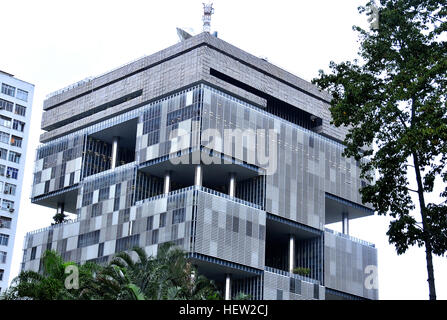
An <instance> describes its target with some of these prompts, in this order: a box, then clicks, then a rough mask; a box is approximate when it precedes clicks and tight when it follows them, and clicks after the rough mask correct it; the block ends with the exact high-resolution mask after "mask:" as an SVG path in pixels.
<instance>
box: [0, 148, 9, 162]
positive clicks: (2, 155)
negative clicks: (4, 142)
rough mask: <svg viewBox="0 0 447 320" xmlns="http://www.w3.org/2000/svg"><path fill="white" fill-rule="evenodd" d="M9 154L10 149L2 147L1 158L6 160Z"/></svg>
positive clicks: (0, 149)
mask: <svg viewBox="0 0 447 320" xmlns="http://www.w3.org/2000/svg"><path fill="white" fill-rule="evenodd" d="M7 154H8V150H6V149H3V148H0V159H2V160H6V156H7Z"/></svg>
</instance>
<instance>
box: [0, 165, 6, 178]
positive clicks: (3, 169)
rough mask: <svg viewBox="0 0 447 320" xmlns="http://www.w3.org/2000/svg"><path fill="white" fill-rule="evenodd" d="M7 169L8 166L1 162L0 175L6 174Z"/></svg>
mask: <svg viewBox="0 0 447 320" xmlns="http://www.w3.org/2000/svg"><path fill="white" fill-rule="evenodd" d="M5 170H6V166H4V165H2V164H0V176H4V175H5Z"/></svg>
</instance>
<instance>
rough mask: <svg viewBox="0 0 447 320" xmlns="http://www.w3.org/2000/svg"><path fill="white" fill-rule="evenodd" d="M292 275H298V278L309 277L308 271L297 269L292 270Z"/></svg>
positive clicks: (307, 269) (306, 269)
mask: <svg viewBox="0 0 447 320" xmlns="http://www.w3.org/2000/svg"><path fill="white" fill-rule="evenodd" d="M293 273H294V274H299V275H300V276H304V277H308V276H309V275H310V269H309V268H301V267H298V268H294V269H293Z"/></svg>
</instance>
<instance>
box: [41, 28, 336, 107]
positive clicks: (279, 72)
mask: <svg viewBox="0 0 447 320" xmlns="http://www.w3.org/2000/svg"><path fill="white" fill-rule="evenodd" d="M202 46H206V47H209V48H211V49H214V50H216V51H218V52H220V53H223V54H225V55H227V56H229V57H231V58H233V59H235V60H237V61H239V62H240V63H242V64H244V65H247V66H249V67H251V68H253V69H255V70H257V71H259V72H261V73H263V74H265V75H267V76H269V77H272V78H274V79H276V80H278V81H280V82H282V83H285V84H287V85H289V86H291V87H293V88H295V89H297V90H299V91H302V92H304V93H306V94H308V95H310V96H312V97H314V98H317V99H319V100H323V101H325V102H327V103H329V102H330V100H331V97H330V95H329V94H328V93H327V92H324V91H321V90H319V89H318V88H317V87H316V86H315V85H313V84H312V83H310V82H308V81H306V80H304V79H302V78H300V77H297V76H295V75H293V74H292V73H290V72H288V71H286V70H284V69H282V68H280V67H278V66H276V65H274V64H272V63H270V62H268V61H267V60H266V59H262V58H259V57H256V56H254V55H252V54H250V53H248V52H246V51H243V50H241V49H239V48H237V47H235V46H233V45H232V44H230V43H228V42H226V41H224V40H222V39H220V38H217V37H215V36H213V35H211V34H209V33H207V32H203V33H200V34H198V35H196V36H193V37H191V38H189V39H186V40H184V41H181V42H179V43H177V44H175V45H173V46H170V47H168V48H166V49H163V50H161V51H159V52H157V53H154V54H151V55H149V56H144V57H141V58H138V59H136V60H134V61H132V62H130V63H127V64H125V65H122V66H120V67H118V68H115V69H113V70H110V71H107V72H105V73H103V74H101V75H98V76H94V77H88V78H85V79H83V80H81V81H78V82H76V83H74V84H71V85H69V86H67V87H65V88H63V89H60V90H58V91H55V92H53V93H50V94H49V95H48V96H47V99H46V100H45V101H44V110H47V109H49V108H51V107H54V106H55V105H58V104H61V103H63V102H64V101H67V100H70V99H74V98H76V97H78V96H80V95H82V94H85V93H86V92H88V91H92V90H95V89H96V88H99V87H102V86H104V85H107V84H108V83H111V82H114V81H118V80H120V79H121V78H123V77H126V76H128V75H131V74H136V73H139V72H142V71H144V70H146V69H148V68H152V67H154V66H155V65H158V64H160V63H163V62H165V61H167V60H170V59H173V58H175V57H177V56H179V55H181V54H183V53H186V52H189V51H191V50H194V49H196V48H199V47H202Z"/></svg>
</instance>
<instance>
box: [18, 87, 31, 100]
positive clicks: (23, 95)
mask: <svg viewBox="0 0 447 320" xmlns="http://www.w3.org/2000/svg"><path fill="white" fill-rule="evenodd" d="M16 98H17V99H20V100H23V101H28V91H25V90H21V89H17V95H16Z"/></svg>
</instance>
